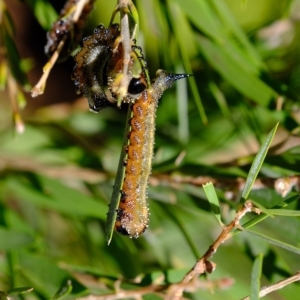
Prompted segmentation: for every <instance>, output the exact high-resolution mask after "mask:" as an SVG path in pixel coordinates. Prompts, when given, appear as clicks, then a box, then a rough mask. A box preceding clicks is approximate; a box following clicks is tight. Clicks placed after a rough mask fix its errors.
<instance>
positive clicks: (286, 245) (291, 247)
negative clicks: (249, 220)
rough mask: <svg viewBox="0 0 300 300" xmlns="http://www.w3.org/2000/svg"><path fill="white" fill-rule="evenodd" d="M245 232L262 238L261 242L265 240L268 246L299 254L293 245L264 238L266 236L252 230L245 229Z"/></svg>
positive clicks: (267, 237)
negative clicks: (271, 245)
mask: <svg viewBox="0 0 300 300" xmlns="http://www.w3.org/2000/svg"><path fill="white" fill-rule="evenodd" d="M246 232H248V233H250V234H252V235H255V236H257V237H260V238H262V239H263V240H265V241H266V242H268V243H270V244H273V245H276V246H278V247H281V248H283V249H286V250H288V251H291V252H294V253H296V254H300V248H298V247H295V246H293V245H290V244H287V243H284V242H282V241H279V240H277V239H274V238H271V237H269V236H266V235H264V234H262V233H259V232H256V231H252V230H249V229H247V230H246Z"/></svg>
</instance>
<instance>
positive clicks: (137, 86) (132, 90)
mask: <svg viewBox="0 0 300 300" xmlns="http://www.w3.org/2000/svg"><path fill="white" fill-rule="evenodd" d="M146 88H147V84H146V81H145V79H144V78H143V77H142V76H140V77H139V78H134V77H133V78H132V79H131V80H130V82H129V85H128V89H127V91H128V94H129V96H130V97H131V98H133V99H136V98H138V97H139V96H140V95H141V93H142V92H143V91H144V90H145V89H146Z"/></svg>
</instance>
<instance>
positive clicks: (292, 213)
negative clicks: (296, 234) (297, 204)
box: [266, 209, 300, 217]
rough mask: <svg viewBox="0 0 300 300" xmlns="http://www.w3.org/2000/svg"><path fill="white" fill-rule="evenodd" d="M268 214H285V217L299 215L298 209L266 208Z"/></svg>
mask: <svg viewBox="0 0 300 300" xmlns="http://www.w3.org/2000/svg"><path fill="white" fill-rule="evenodd" d="M266 211H267V212H268V214H270V215H275V216H286V217H299V216H300V210H291V209H266Z"/></svg>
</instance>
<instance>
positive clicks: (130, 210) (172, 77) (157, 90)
mask: <svg viewBox="0 0 300 300" xmlns="http://www.w3.org/2000/svg"><path fill="white" fill-rule="evenodd" d="M188 76H189V75H187V74H172V73H167V72H166V71H163V70H159V71H158V72H157V77H156V79H155V80H154V82H153V84H152V86H151V87H149V88H148V89H146V85H145V82H144V80H143V78H140V79H136V81H135V82H134V83H133V86H132V89H133V91H136V92H139V91H140V90H142V89H143V88H144V91H143V92H142V94H141V95H140V96H139V98H138V99H137V100H136V101H135V102H134V104H132V106H131V110H132V117H131V119H130V121H129V124H130V128H129V133H128V135H127V136H128V143H127V146H126V147H125V151H126V155H125V159H124V168H125V170H124V171H125V177H124V181H123V184H122V186H121V190H120V202H119V207H118V209H117V217H116V223H115V230H116V231H117V232H119V233H121V234H124V235H128V236H130V237H135V238H137V237H138V236H139V235H141V234H142V233H144V231H145V230H146V228H147V227H148V222H149V212H148V205H147V188H148V179H149V175H150V173H151V166H152V158H153V147H154V134H155V114H156V108H157V104H158V100H159V99H160V98H161V96H162V94H163V92H164V91H165V90H166V89H167V88H169V87H171V86H172V84H173V83H174V82H175V81H176V80H178V79H181V78H185V77H188ZM130 89H131V87H130V88H129V91H130Z"/></svg>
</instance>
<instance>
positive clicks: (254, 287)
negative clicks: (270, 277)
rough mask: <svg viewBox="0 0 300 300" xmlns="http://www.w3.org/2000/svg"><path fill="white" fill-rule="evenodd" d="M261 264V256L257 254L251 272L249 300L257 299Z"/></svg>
mask: <svg viewBox="0 0 300 300" xmlns="http://www.w3.org/2000/svg"><path fill="white" fill-rule="evenodd" d="M262 262H263V255H262V254H259V255H258V256H257V257H256V259H255V261H254V264H253V268H252V272H251V286H250V300H258V299H259V290H260V277H261V271H262Z"/></svg>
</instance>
